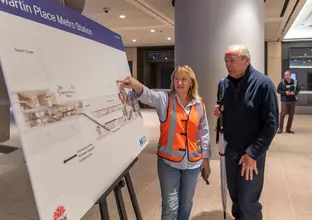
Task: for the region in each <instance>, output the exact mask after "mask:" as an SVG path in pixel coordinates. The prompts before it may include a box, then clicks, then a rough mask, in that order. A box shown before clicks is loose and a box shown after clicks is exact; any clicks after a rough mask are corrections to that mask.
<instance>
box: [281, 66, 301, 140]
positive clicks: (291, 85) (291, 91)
mask: <svg viewBox="0 0 312 220" xmlns="http://www.w3.org/2000/svg"><path fill="white" fill-rule="evenodd" d="M299 91H300V87H299V86H298V82H297V80H294V79H292V78H291V77H290V71H288V70H287V71H286V72H285V73H284V78H283V79H282V80H281V82H280V83H279V84H278V86H277V92H278V93H279V94H280V95H281V103H282V105H281V116H280V124H279V129H278V132H277V133H278V134H280V133H282V132H283V128H284V118H285V115H288V120H287V126H286V132H287V133H290V134H294V133H295V132H293V131H292V130H291V126H292V122H293V119H294V114H295V107H296V102H297V101H298V98H297V95H298V93H299Z"/></svg>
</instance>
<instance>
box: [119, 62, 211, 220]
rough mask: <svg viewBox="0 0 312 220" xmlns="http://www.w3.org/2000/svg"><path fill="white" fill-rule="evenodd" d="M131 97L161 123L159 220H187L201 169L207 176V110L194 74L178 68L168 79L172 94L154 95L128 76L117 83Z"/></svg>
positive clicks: (208, 167) (154, 92) (183, 68)
mask: <svg viewBox="0 0 312 220" xmlns="http://www.w3.org/2000/svg"><path fill="white" fill-rule="evenodd" d="M118 82H119V83H120V84H121V86H123V87H126V88H129V89H133V90H134V91H135V93H134V96H135V97H136V98H138V100H139V101H141V102H142V103H144V104H147V105H150V106H153V107H155V108H156V110H157V114H158V116H159V120H160V138H159V143H158V151H157V155H158V164H157V167H158V176H159V180H160V187H161V196H162V217H161V219H162V220H174V219H180V220H188V219H189V217H190V213H191V209H192V205H193V197H194V192H195V187H196V183H197V180H198V179H199V176H200V173H201V169H203V170H205V172H206V176H207V177H208V176H209V175H210V172H211V171H210V165H209V157H210V156H211V151H210V144H209V142H210V140H209V128H208V121H207V116H206V110H205V106H204V104H203V102H202V101H201V98H200V97H199V95H198V84H197V81H196V78H195V74H194V72H193V70H192V69H191V68H190V67H189V66H187V65H184V66H178V67H176V68H175V70H174V72H173V73H172V75H171V91H170V92H169V94H168V93H166V92H162V91H161V92H156V91H152V90H150V89H148V88H147V87H145V86H144V85H143V84H141V83H140V82H139V81H137V80H136V79H134V78H132V77H130V76H128V77H127V78H126V79H124V80H119V81H118Z"/></svg>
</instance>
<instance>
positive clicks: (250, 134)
mask: <svg viewBox="0 0 312 220" xmlns="http://www.w3.org/2000/svg"><path fill="white" fill-rule="evenodd" d="M222 91H224V93H222ZM220 94H224V95H223V99H222V98H221V97H222V95H221V96H220ZM219 99H221V102H222V105H223V106H224V111H223V126H224V138H225V140H226V141H227V148H229V149H231V150H233V151H235V152H237V153H238V154H240V155H242V154H245V153H247V154H248V155H249V156H250V157H252V158H253V159H258V158H259V157H260V156H261V155H262V154H263V153H264V152H266V150H267V149H268V148H269V146H270V144H271V142H272V140H273V138H274V136H275V134H276V131H277V128H278V120H279V109H278V101H277V100H278V99H277V95H276V90H275V86H274V84H273V82H272V81H271V79H270V78H269V77H267V76H266V75H264V74H262V73H260V72H259V71H257V70H256V69H254V68H253V67H252V66H251V65H250V66H248V68H247V69H246V72H245V74H244V76H242V77H241V78H238V79H235V78H232V77H230V76H227V77H225V78H223V79H222V80H221V81H220V82H219V86H218V100H219ZM219 101H220V100H219Z"/></svg>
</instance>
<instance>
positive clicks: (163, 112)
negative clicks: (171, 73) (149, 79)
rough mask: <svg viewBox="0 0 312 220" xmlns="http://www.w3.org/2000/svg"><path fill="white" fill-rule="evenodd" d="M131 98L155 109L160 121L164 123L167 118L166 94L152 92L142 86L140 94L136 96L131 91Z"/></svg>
mask: <svg viewBox="0 0 312 220" xmlns="http://www.w3.org/2000/svg"><path fill="white" fill-rule="evenodd" d="M132 96H133V97H134V98H136V99H138V100H139V101H140V102H142V103H143V104H146V105H149V106H151V107H154V108H156V111H157V114H158V117H159V119H160V121H164V120H165V119H166V117H167V106H168V94H167V93H166V92H164V91H153V90H151V89H149V88H147V87H146V86H143V91H142V92H141V94H137V93H136V92H135V91H134V90H132Z"/></svg>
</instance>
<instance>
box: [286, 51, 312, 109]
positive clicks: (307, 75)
mask: <svg viewBox="0 0 312 220" xmlns="http://www.w3.org/2000/svg"><path fill="white" fill-rule="evenodd" d="M289 70H290V72H291V77H292V78H293V79H296V80H298V84H299V87H300V93H299V95H298V103H297V105H298V106H312V48H290V49H289Z"/></svg>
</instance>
